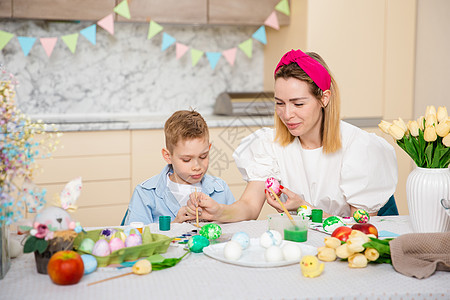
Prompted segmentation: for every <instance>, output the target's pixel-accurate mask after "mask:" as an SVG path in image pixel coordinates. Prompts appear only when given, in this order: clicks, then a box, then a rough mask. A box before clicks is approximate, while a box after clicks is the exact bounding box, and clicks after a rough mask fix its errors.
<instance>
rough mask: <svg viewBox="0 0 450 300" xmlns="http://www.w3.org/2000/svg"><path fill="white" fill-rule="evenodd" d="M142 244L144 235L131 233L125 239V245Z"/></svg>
mask: <svg viewBox="0 0 450 300" xmlns="http://www.w3.org/2000/svg"><path fill="white" fill-rule="evenodd" d="M139 245H142V237H141V236H140V235H137V234H135V233H131V234H130V235H129V236H128V237H127V239H126V240H125V247H134V246H139Z"/></svg>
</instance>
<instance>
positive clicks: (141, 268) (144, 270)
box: [131, 259, 152, 275]
mask: <svg viewBox="0 0 450 300" xmlns="http://www.w3.org/2000/svg"><path fill="white" fill-rule="evenodd" d="M131 270H132V271H133V273H134V274H137V275H145V274H148V273H150V272H151V271H152V264H151V262H149V261H148V260H146V259H141V260H138V261H137V262H136V263H135V264H134V265H133V267H132V268H131Z"/></svg>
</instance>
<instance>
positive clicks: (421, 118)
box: [417, 116, 425, 131]
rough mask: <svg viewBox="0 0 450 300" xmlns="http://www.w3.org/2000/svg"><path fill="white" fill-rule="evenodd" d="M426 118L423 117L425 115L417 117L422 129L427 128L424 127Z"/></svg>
mask: <svg viewBox="0 0 450 300" xmlns="http://www.w3.org/2000/svg"><path fill="white" fill-rule="evenodd" d="M424 120H425V118H424V117H423V116H420V117H419V118H418V119H417V124H419V128H420V129H422V131H423V130H424V129H425V128H424V127H423V121H424Z"/></svg>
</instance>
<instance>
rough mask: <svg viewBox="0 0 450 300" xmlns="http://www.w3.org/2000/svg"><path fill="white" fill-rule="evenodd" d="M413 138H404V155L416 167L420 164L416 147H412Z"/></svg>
mask: <svg viewBox="0 0 450 300" xmlns="http://www.w3.org/2000/svg"><path fill="white" fill-rule="evenodd" d="M413 139H414V138H413V137H412V136H411V135H409V136H408V137H405V138H404V142H405V149H406V153H408V155H409V156H410V157H411V158H412V160H414V162H415V163H416V165H419V164H420V159H419V154H418V153H417V150H416V147H415V146H414V142H413V141H412V140H413Z"/></svg>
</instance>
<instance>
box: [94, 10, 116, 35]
mask: <svg viewBox="0 0 450 300" xmlns="http://www.w3.org/2000/svg"><path fill="white" fill-rule="evenodd" d="M97 25H98V26H100V27H101V28H103V29H105V30H106V31H108V32H109V33H110V34H111V35H114V14H109V15H107V16H106V17H104V18H103V19H101V20H100V21H98V22H97Z"/></svg>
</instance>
